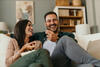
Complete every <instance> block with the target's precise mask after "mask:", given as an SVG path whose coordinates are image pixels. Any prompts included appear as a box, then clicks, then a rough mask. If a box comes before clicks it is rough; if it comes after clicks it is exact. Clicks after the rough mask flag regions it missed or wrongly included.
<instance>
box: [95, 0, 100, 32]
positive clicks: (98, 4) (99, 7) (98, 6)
mask: <svg viewBox="0 0 100 67" xmlns="http://www.w3.org/2000/svg"><path fill="white" fill-rule="evenodd" d="M94 1H95V14H96V25H97V28H98V32H100V0H94Z"/></svg>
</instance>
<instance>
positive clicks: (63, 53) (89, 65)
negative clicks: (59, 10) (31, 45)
mask: <svg viewBox="0 0 100 67" xmlns="http://www.w3.org/2000/svg"><path fill="white" fill-rule="evenodd" d="M44 19H45V26H46V28H47V30H46V32H40V33H35V34H34V35H33V37H34V39H35V40H41V41H42V43H43V44H44V45H43V48H45V49H47V50H48V51H49V52H50V55H51V59H52V62H53V64H54V67H71V66H70V65H71V60H72V61H74V62H76V63H77V64H83V66H82V65H81V66H82V67H100V60H97V59H95V58H93V57H91V56H90V55H89V54H88V53H87V52H86V51H85V50H84V49H82V48H81V47H80V46H79V45H78V44H77V43H76V42H75V40H74V35H73V34H72V33H67V32H66V33H64V32H59V30H58V28H59V21H58V18H57V15H56V13H55V12H48V13H46V14H45V16H44ZM32 40H33V39H32ZM44 42H45V43H46V44H45V43H44ZM54 45H55V46H54ZM70 59H71V60H70Z"/></svg>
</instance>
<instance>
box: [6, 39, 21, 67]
mask: <svg viewBox="0 0 100 67" xmlns="http://www.w3.org/2000/svg"><path fill="white" fill-rule="evenodd" d="M19 57H21V53H20V52H19V46H18V43H17V41H16V40H15V39H11V40H10V42H9V45H8V49H7V53H6V65H7V67H9V65H10V64H12V63H13V62H14V61H16V60H17V59H18V58H19Z"/></svg>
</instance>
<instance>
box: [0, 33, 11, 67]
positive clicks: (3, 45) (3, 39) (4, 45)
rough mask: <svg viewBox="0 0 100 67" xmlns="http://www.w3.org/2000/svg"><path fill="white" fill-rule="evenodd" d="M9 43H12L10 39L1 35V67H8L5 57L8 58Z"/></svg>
mask: <svg viewBox="0 0 100 67" xmlns="http://www.w3.org/2000/svg"><path fill="white" fill-rule="evenodd" d="M9 41H10V37H8V36H6V35H4V34H0V67H6V66H5V56H6V49H7V46H8V43H9Z"/></svg>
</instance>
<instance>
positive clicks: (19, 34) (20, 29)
mask: <svg viewBox="0 0 100 67" xmlns="http://www.w3.org/2000/svg"><path fill="white" fill-rule="evenodd" d="M28 22H31V21H29V20H27V19H24V20H20V21H18V22H17V24H16V25H15V28H14V36H15V39H16V40H17V42H18V45H19V47H20V48H22V46H23V45H24V39H25V36H26V35H25V29H26V26H27V24H28Z"/></svg>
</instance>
